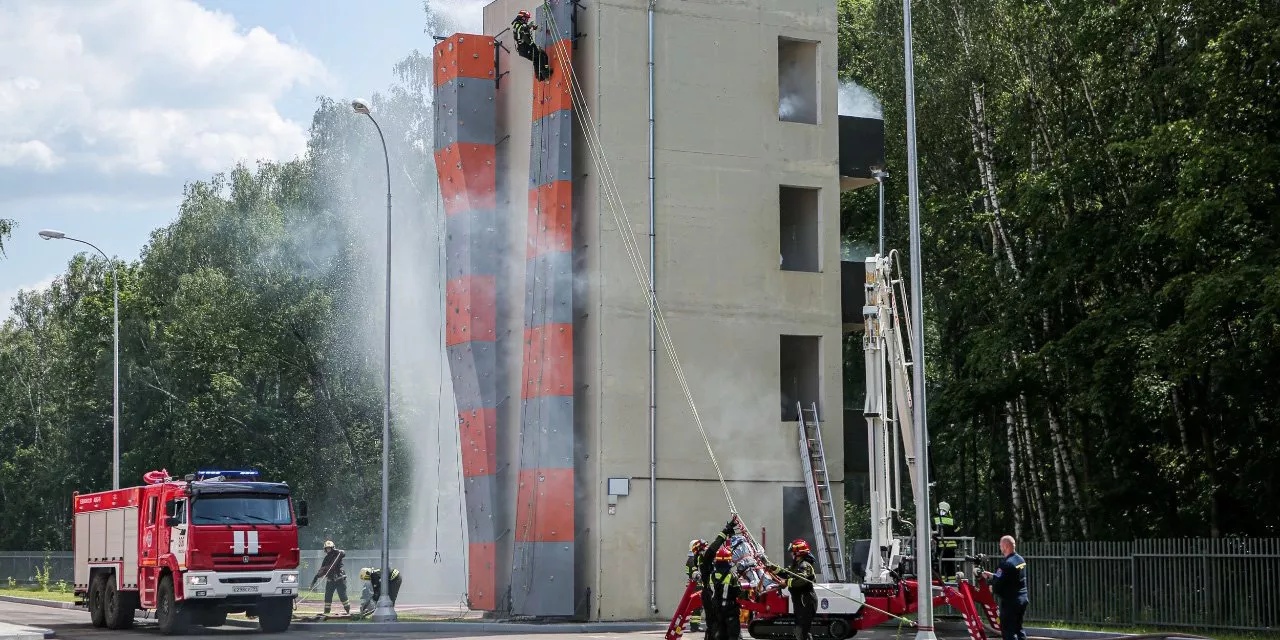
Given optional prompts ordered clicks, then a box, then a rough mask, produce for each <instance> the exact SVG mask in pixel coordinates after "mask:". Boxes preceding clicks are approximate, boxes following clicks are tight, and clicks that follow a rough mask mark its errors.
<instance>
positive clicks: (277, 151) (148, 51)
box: [0, 0, 328, 174]
mask: <svg viewBox="0 0 1280 640" xmlns="http://www.w3.org/2000/svg"><path fill="white" fill-rule="evenodd" d="M327 79H328V77H327V73H326V71H325V69H324V66H323V65H322V64H321V63H320V61H319V60H318V59H316V58H315V57H314V56H312V55H311V54H310V53H308V52H306V51H304V50H302V49H300V48H298V47H296V46H292V45H289V44H285V43H283V42H281V41H280V40H279V39H278V38H277V37H276V36H275V35H273V34H271V33H270V32H268V31H266V30H264V29H262V28H261V27H253V28H249V29H246V28H244V27H242V26H241V25H238V24H237V23H236V22H235V19H234V18H233V17H232V16H230V15H227V14H223V13H217V12H213V11H210V10H208V9H205V8H203V7H201V6H200V5H198V4H196V3H195V2H193V1H192V0H95V1H94V2H72V1H69V0H42V1H41V2H38V3H37V2H22V3H19V2H14V3H5V4H4V5H0V166H9V167H19V168H33V169H38V170H44V171H49V170H52V169H55V168H58V167H60V166H63V165H69V166H73V167H85V168H91V169H94V170H97V171H102V172H108V173H113V174H118V173H121V172H125V173H129V172H143V173H149V174H169V173H174V172H177V171H181V170H184V169H187V170H189V169H199V170H201V171H202V172H208V171H212V170H219V169H225V168H227V167H228V166H230V165H231V164H233V163H235V162H236V161H238V160H248V161H253V160H257V159H265V158H280V159H283V158H289V157H292V156H293V155H295V154H298V153H300V152H302V151H303V149H304V148H305V144H306V131H305V123H298V122H294V121H290V120H288V119H286V118H285V117H283V116H282V115H281V114H280V113H279V111H278V110H277V109H276V107H275V104H276V102H277V101H278V100H279V99H280V98H281V97H282V96H284V95H285V94H286V93H287V92H288V91H290V90H291V89H293V88H295V87H298V86H303V85H308V84H311V83H314V82H317V81H324V80H327Z"/></svg>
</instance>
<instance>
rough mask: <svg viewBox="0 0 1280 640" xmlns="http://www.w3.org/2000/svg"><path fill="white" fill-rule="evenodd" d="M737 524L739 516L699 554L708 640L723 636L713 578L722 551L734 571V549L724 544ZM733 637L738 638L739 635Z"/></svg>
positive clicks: (704, 620) (735, 613) (731, 519)
mask: <svg viewBox="0 0 1280 640" xmlns="http://www.w3.org/2000/svg"><path fill="white" fill-rule="evenodd" d="M737 524H738V518H737V516H734V517H733V518H730V519H729V522H727V523H725V525H724V529H721V530H720V533H719V534H718V535H717V536H716V538H715V540H712V541H711V543H710V544H708V545H707V547H706V548H705V549H703V550H702V553H701V554H699V559H698V573H699V574H700V576H701V578H702V580H701V582H702V617H703V622H704V625H703V626H705V627H706V638H707V640H716V639H717V638H720V637H721V636H720V635H719V634H720V632H721V629H722V628H723V626H724V625H723V624H722V623H721V621H722V620H723V619H724V618H723V617H722V611H721V609H720V608H719V607H718V606H717V602H716V600H715V589H714V586H713V581H712V578H713V577H714V576H713V574H714V573H715V570H716V561H717V560H718V558H719V556H720V555H721V553H720V552H721V551H723V552H725V554H727V556H728V561H729V562H730V573H732V561H733V551H732V550H731V549H729V548H728V547H726V546H724V543H725V541H726V540H728V539H729V536H732V535H733V534H734V532H735V531H736V530H737ZM737 602H738V601H737V600H734V610H733V612H732V614H733V620H734V621H735V622H736V621H737V616H738V613H737ZM734 628H735V629H736V628H737V626H736V625H735V627H734ZM733 637H735V638H736V637H737V636H733Z"/></svg>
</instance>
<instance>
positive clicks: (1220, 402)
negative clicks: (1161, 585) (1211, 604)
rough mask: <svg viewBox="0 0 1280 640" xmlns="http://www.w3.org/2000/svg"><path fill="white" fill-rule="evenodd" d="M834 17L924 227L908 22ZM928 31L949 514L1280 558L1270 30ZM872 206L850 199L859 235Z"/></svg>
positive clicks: (884, 11) (1027, 12)
mask: <svg viewBox="0 0 1280 640" xmlns="http://www.w3.org/2000/svg"><path fill="white" fill-rule="evenodd" d="M839 9H840V16H841V22H840V24H841V36H842V37H841V47H840V52H839V58H840V68H841V70H842V73H843V74H844V75H845V77H847V78H851V79H854V80H856V81H857V82H859V83H861V84H863V85H864V86H867V87H869V88H871V89H872V90H873V91H874V92H875V93H877V94H878V95H879V96H881V98H882V99H884V101H885V118H886V136H887V153H888V163H889V169H890V171H891V172H893V173H894V178H895V179H893V180H892V186H891V189H890V196H891V200H892V202H893V204H894V205H896V206H895V207H894V208H896V209H897V210H898V211H900V212H902V216H895V217H903V218H904V217H905V212H906V210H907V207H906V188H905V186H906V180H905V178H906V170H905V169H906V157H905V124H904V122H905V109H904V105H903V101H902V99H901V97H902V96H903V95H904V92H905V86H904V84H903V79H902V78H903V69H902V64H903V55H902V53H903V49H902V42H903V40H902V31H901V29H902V20H901V4H900V3H893V2H883V1H875V0H840V4H839ZM913 23H914V43H913V44H914V50H915V65H916V66H915V72H916V99H917V122H918V140H919V149H920V157H919V175H920V199H921V210H922V236H923V245H924V246H923V247H922V249H923V258H924V270H925V279H926V281H925V300H926V317H927V322H928V324H929V330H928V333H929V339H928V346H927V349H928V363H927V367H928V369H927V374H928V377H929V396H930V398H929V399H930V402H929V413H930V421H929V422H930V435H931V451H932V456H933V466H934V472H935V473H937V474H938V477H937V481H938V485H937V487H936V488H935V490H934V495H933V498H934V500H935V501H937V500H940V499H944V500H948V501H949V502H950V503H951V505H952V506H953V508H955V509H956V510H957V511H958V515H959V517H960V518H961V519H963V520H967V521H970V522H971V523H972V526H970V527H968V529H969V530H970V531H976V532H978V535H988V536H992V535H997V534H1000V533H1004V532H1008V531H1016V532H1017V534H1018V535H1020V536H1025V537H1028V538H1035V539H1076V538H1080V537H1095V538H1098V537H1102V538H1128V537H1131V536H1197V535H1212V536H1218V535H1233V534H1238V535H1276V534H1277V533H1278V530H1277V528H1276V527H1277V523H1278V522H1280V507H1277V506H1276V505H1277V502H1278V501H1277V498H1280V486H1277V483H1276V478H1277V473H1276V471H1275V470H1276V469H1277V468H1280V467H1278V465H1280V454H1278V453H1277V451H1276V449H1275V447H1274V446H1268V445H1269V443H1274V442H1275V434H1276V428H1277V427H1276V425H1277V418H1278V417H1280V409H1277V406H1276V403H1275V402H1274V399H1275V398H1276V397H1277V392H1280V388H1278V387H1277V377H1276V376H1275V373H1274V372H1275V371H1277V370H1280V369H1277V356H1278V355H1280V348H1278V347H1277V344H1278V343H1277V338H1278V337H1280V320H1278V314H1280V253H1278V252H1277V246H1276V242H1277V241H1276V239H1277V237H1278V236H1277V232H1278V231H1280V229H1277V226H1276V222H1277V217H1276V216H1277V211H1280V206H1278V205H1280V202H1278V199H1280V192H1278V191H1277V183H1278V181H1280V126H1277V124H1276V123H1277V122H1280V91H1277V88H1278V87H1280V39H1278V38H1277V37H1276V34H1277V33H1280V11H1276V5H1275V4H1274V3H1273V2H1268V1H1265V0H1242V1H1229V2H1213V3H1209V2H1199V1H1193V2H1168V1H1165V0H1119V1H1117V2H1106V3H1099V2H1089V1H1085V0H1067V1H1061V0H1053V1H1048V0H1045V1H1042V2H1032V3H1023V2H1009V1H1007V0H930V1H927V2H924V3H917V4H916V5H915V9H914V11H913ZM872 207H874V204H872V200H868V197H867V195H863V194H858V195H856V196H853V197H849V198H847V199H846V207H845V212H846V222H847V225H846V233H847V234H848V235H850V236H851V237H853V238H862V239H865V238H868V237H872V236H874V233H875V229H874V221H873V220H871V219H870V218H871V217H870V216H867V215H866V214H865V213H864V212H866V211H873V210H874V209H873V208H872ZM891 231H892V235H891V238H890V246H896V247H905V246H906V244H907V243H906V242H905V239H906V233H905V232H906V224H905V219H903V220H901V221H900V222H899V223H898V224H896V225H894V226H893V228H892V229H891ZM903 262H904V264H905V262H906V261H905V258H904V260H903Z"/></svg>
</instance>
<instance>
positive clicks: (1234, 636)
mask: <svg viewBox="0 0 1280 640" xmlns="http://www.w3.org/2000/svg"><path fill="white" fill-rule="evenodd" d="M1024 625H1025V626H1028V627H1040V628H1045V629H1070V630H1078V631H1105V632H1108V633H1130V634H1144V633H1185V634H1187V635H1189V636H1202V637H1205V638H1214V639H1215V640H1280V632H1276V633H1267V632H1264V631H1254V632H1250V631H1230V630H1217V629H1187V628H1169V627H1149V626H1134V627H1126V626H1106V625H1093V624H1069V623H1066V622H1026V623H1024Z"/></svg>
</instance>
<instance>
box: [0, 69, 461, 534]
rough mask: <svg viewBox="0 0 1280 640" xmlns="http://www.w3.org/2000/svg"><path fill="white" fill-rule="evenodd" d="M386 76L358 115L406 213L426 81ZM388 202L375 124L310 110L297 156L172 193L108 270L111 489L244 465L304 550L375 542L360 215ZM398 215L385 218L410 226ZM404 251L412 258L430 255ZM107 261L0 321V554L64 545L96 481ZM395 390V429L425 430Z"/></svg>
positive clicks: (371, 322)
mask: <svg viewBox="0 0 1280 640" xmlns="http://www.w3.org/2000/svg"><path fill="white" fill-rule="evenodd" d="M396 70H397V72H398V74H399V77H400V82H399V83H398V84H397V85H396V86H394V87H392V89H391V90H390V91H389V92H388V93H387V94H385V95H375V96H374V97H373V100H372V102H373V105H374V108H375V109H376V113H377V114H378V117H379V119H380V124H381V126H382V127H383V129H384V131H385V132H387V137H388V140H387V144H388V147H389V149H388V151H389V153H390V155H391V157H392V158H393V160H394V166H395V168H396V170H397V172H398V173H397V174H396V175H394V176H393V182H394V183H395V187H396V189H397V190H398V191H400V193H402V194H405V196H406V198H405V200H406V201H414V200H418V201H421V199H422V198H423V197H424V196H423V194H422V193H417V192H416V190H417V189H418V186H419V185H422V186H426V185H432V186H433V185H434V169H433V167H432V166H431V164H430V156H429V155H428V153H427V151H426V150H427V149H430V148H431V141H430V135H431V131H430V126H431V119H430V113H431V105H430V102H429V100H428V98H429V96H426V95H424V93H423V92H424V90H425V88H426V87H428V86H429V85H428V84H427V82H428V79H429V77H430V76H429V74H430V70H431V69H430V64H429V60H428V59H427V58H425V57H424V56H422V55H421V54H419V53H417V52H414V53H413V54H412V55H410V56H409V57H408V58H406V59H405V60H404V61H403V62H401V63H400V64H399V65H397V68H396ZM385 190H386V174H385V171H384V163H383V152H382V147H381V144H380V143H379V141H378V137H377V133H376V132H375V130H374V128H373V126H372V125H371V124H370V123H369V122H368V121H367V120H366V119H365V117H364V116H362V115H356V114H354V113H352V112H351V109H350V108H349V107H347V106H346V102H345V101H334V100H331V99H322V100H321V101H320V104H319V106H318V108H317V110H316V112H315V116H314V119H313V122H312V127H311V131H310V140H309V143H308V148H307V152H306V154H305V155H304V156H303V157H301V158H297V159H294V160H291V161H287V162H261V163H258V164H257V166H256V167H250V166H246V165H240V166H237V167H235V168H234V169H232V170H231V171H228V172H225V173H220V174H218V175H215V176H213V177H211V178H210V179H209V180H206V181H200V182H195V183H193V184H190V185H187V187H186V188H185V190H184V193H183V199H182V203H181V205H180V206H179V210H178V215H177V218H176V219H175V220H174V222H173V223H172V224H170V225H168V226H166V227H164V228H162V229H158V230H156V231H154V232H153V233H152V235H151V238H150V241H149V242H148V243H147V245H146V247H145V248H144V249H143V251H142V254H141V257H140V258H139V259H138V260H137V261H135V262H132V263H125V262H117V263H116V264H114V266H115V267H116V268H117V269H118V270H119V278H120V283H119V285H120V398H121V412H120V429H119V430H120V438H121V443H120V450H121V471H120V477H121V485H122V486H133V485H137V484H140V482H141V475H142V474H143V473H145V472H147V471H149V470H152V469H160V468H166V469H168V470H169V471H170V472H171V473H172V474H174V475H182V474H185V473H189V472H192V471H195V470H197V469H200V468H210V467H214V468H216V467H236V466H247V467H253V468H257V469H259V470H261V472H262V473H263V476H264V477H266V478H272V479H283V480H286V481H288V482H289V484H290V485H291V486H292V487H293V488H294V491H295V494H296V495H298V496H299V497H302V498H306V499H308V500H309V502H310V503H311V507H312V508H311V513H312V518H311V520H312V523H311V526H310V527H309V528H308V529H306V530H304V532H303V535H304V541H303V544H304V545H313V546H314V547H318V546H319V542H320V540H322V539H325V538H332V539H337V540H341V541H342V544H343V546H346V547H347V548H361V547H365V548H369V547H372V548H376V547H377V546H379V542H378V538H377V533H378V532H379V530H380V529H379V525H380V509H381V503H380V499H381V493H380V491H381V485H380V477H381V446H382V445H381V442H382V408H383V407H382V405H383V384H382V377H381V374H382V367H383V362H384V360H383V350H382V340H381V337H382V329H383V324H382V319H383V315H382V312H381V308H382V304H381V302H382V300H383V298H382V297H381V296H382V288H381V287H380V286H379V287H376V288H371V287H368V286H366V285H367V283H368V282H370V281H374V282H379V283H381V280H380V278H381V274H382V272H381V265H382V259H383V255H384V254H379V255H376V256H374V255H370V247H372V246H378V247H381V246H382V245H381V243H383V242H385V237H384V236H383V233H384V229H385V227H384V226H383V225H382V224H374V225H368V224H365V222H366V221H365V220H364V219H363V216H364V214H363V213H362V212H363V211H364V210H368V211H371V212H372V215H373V217H376V218H377V219H378V220H379V221H384V220H385V217H384V216H385V213H384V212H385V209H383V208H382V206H383V203H384V200H383V198H384V197H385V196H384V195H383V194H384V193H385ZM432 190H434V189H432ZM426 195H427V196H428V197H430V196H431V194H430V193H428V194H426ZM424 206H425V205H424ZM401 208H402V209H403V212H401V213H400V214H399V218H400V219H401V221H400V222H397V224H401V222H404V219H410V218H416V217H421V215H420V214H421V212H420V210H419V208H418V206H413V205H410V206H405V205H403V204H402V205H401ZM404 223H405V224H407V225H409V226H410V227H412V226H413V223H412V222H404ZM4 231H7V227H0V232H4ZM374 235H376V238H373V237H372V236H374ZM414 240H415V241H419V240H421V241H422V242H423V244H422V245H420V248H418V249H417V251H418V252H423V249H424V248H425V249H426V250H427V251H425V252H423V253H426V254H428V255H430V254H431V251H430V247H431V246H432V244H431V243H437V244H438V242H439V241H440V239H439V237H430V238H416V237H415V238H414ZM112 266H113V265H111V264H108V263H107V262H106V261H104V260H102V259H101V258H98V257H89V256H87V255H86V254H81V255H79V256H77V257H76V258H75V259H73V260H72V261H71V263H70V264H69V265H68V268H67V271H66V273H64V274H62V275H60V276H59V277H57V278H56V279H55V280H54V282H53V284H52V285H51V286H50V287H49V288H48V289H47V290H45V291H35V292H23V293H21V294H20V295H19V297H18V299H17V301H16V303H15V306H14V309H13V315H12V316H11V317H10V318H9V319H8V320H7V321H6V322H5V323H4V324H3V326H2V327H0V371H3V374H2V375H0V514H4V521H5V523H6V526H4V527H0V549H49V548H52V549H65V548H69V546H68V545H69V543H70V540H69V532H70V527H69V517H70V505H71V495H72V492H73V491H79V492H88V491H101V490H105V489H109V488H110V487H111V455H110V454H111V450H112V389H113V387H112V365H113V350H112V286H111V285H112V283H111V281H110V274H111V267H112ZM371 290H373V291H377V294H376V296H377V303H376V304H373V303H372V302H373V301H372V297H373V296H374V294H372V293H371ZM375 310H376V313H375V312H374V311H375ZM375 334H376V338H377V339H372V337H373V336H374V335H375ZM432 386H433V391H434V385H432ZM400 388H401V387H397V390H399V389H400ZM403 396H404V394H402V393H398V394H396V397H394V398H393V404H394V405H395V406H396V411H395V422H396V423H398V424H400V425H405V424H413V423H415V422H416V421H420V420H422V419H423V418H424V416H423V415H422V411H421V410H420V407H419V405H417V404H415V403H414V402H413V401H412V399H405V398H404V397H403ZM425 417H430V416H425ZM445 428H446V429H447V427H445ZM433 429H434V427H433ZM397 431H398V432H397V433H396V434H395V435H396V436H399V437H393V442H392V456H391V472H392V474H391V481H390V482H391V496H392V498H391V499H392V523H391V524H392V529H393V531H395V532H397V535H396V537H397V538H402V536H403V535H406V534H407V533H408V531H407V530H408V528H409V524H408V523H407V522H406V520H407V519H408V517H409V515H410V512H411V509H410V508H409V503H410V501H411V499H412V497H413V496H412V495H411V492H410V491H409V482H410V479H411V474H412V460H411V457H410V456H409V454H408V452H407V451H406V447H407V445H406V440H405V438H404V437H403V435H404V434H403V430H397ZM457 526H458V525H455V526H454V528H455V529H456V528H457ZM393 544H401V541H398V540H397V541H393Z"/></svg>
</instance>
